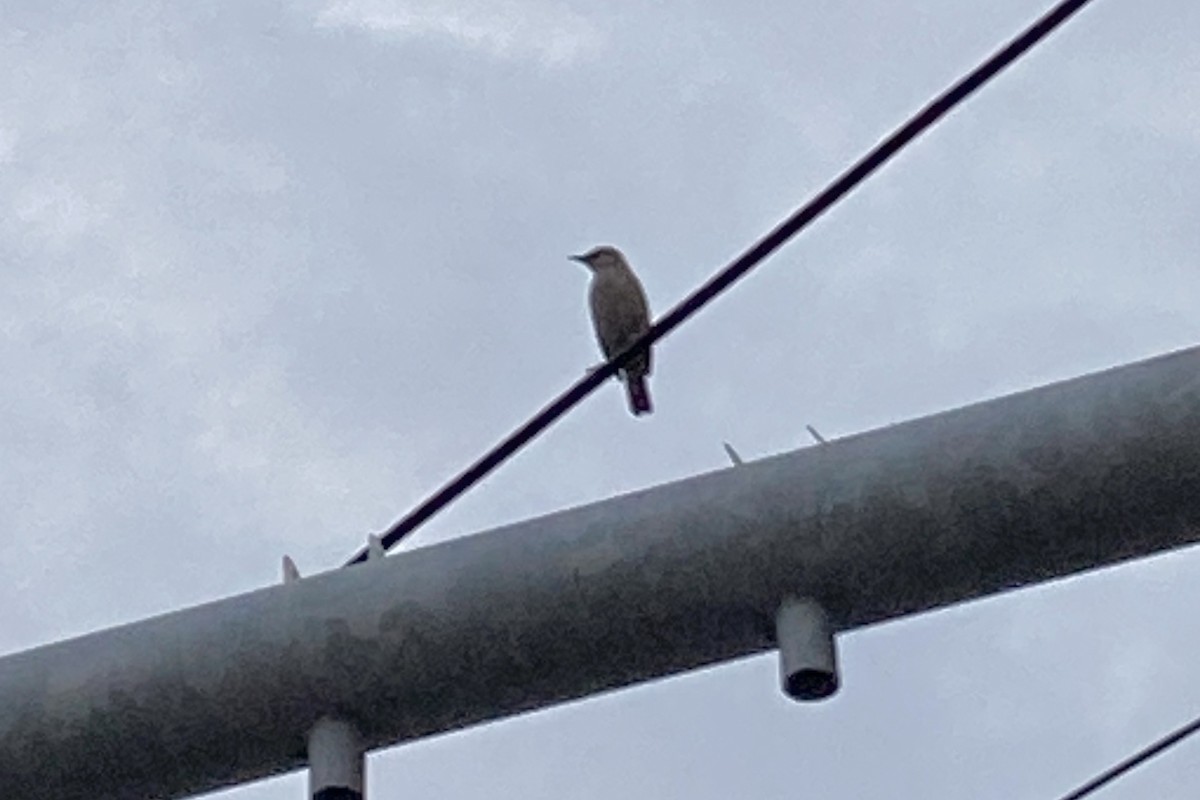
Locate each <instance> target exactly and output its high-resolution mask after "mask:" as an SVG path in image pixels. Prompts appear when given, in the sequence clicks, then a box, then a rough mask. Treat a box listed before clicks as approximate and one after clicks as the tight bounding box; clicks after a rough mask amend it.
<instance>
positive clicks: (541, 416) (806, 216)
mask: <svg viewBox="0 0 1200 800" xmlns="http://www.w3.org/2000/svg"><path fill="white" fill-rule="evenodd" d="M1089 2H1091V0H1064V2H1061V3H1059V4H1058V5H1056V6H1055V7H1054V8H1052V9H1051V10H1050V11H1048V12H1047V13H1046V14H1045V15H1044V16H1042V17H1041V18H1040V19H1039V20H1037V22H1035V23H1033V25H1031V26H1030V27H1029V28H1027V29H1026V30H1025V31H1024V32H1023V33H1021V34H1020V35H1019V36H1017V37H1016V38H1015V39H1013V40H1012V41H1011V42H1009V43H1008V44H1007V45H1005V46H1004V47H1003V48H1001V49H1000V50H999V51H997V52H996V53H995V54H993V55H992V56H991V57H990V58H988V59H987V60H986V61H984V62H983V63H982V64H980V65H979V66H978V67H976V68H975V69H974V70H972V71H971V72H970V73H969V74H967V76H966V77H964V78H962V79H961V80H959V81H958V82H957V83H955V84H954V85H953V86H951V87H950V88H949V89H947V90H946V91H945V92H943V93H942V94H941V95H939V96H938V97H937V98H936V99H934V100H933V101H932V102H931V103H929V105H927V106H925V108H923V109H921V111H919V112H918V113H917V114H916V115H915V116H913V117H912V118H911V119H909V121H908V122H906V123H904V125H902V126H901V127H900V128H898V129H896V130H895V131H894V132H893V133H892V134H891V135H889V136H888V137H887V138H886V139H884V140H883V141H882V142H880V143H879V144H878V145H876V146H875V147H874V149H872V150H871V151H870V152H869V153H867V155H865V156H864V157H863V158H862V159H861V160H859V161H858V162H857V163H856V164H854V166H852V167H851V168H850V169H849V170H847V171H846V172H844V173H842V175H841V176H840V177H838V179H837V180H835V181H834V182H833V183H832V184H830V185H829V186H828V187H827V188H826V189H825V190H824V191H822V192H821V193H820V194H818V195H817V196H816V197H814V198H812V199H811V200H809V201H808V202H807V203H805V204H804V205H803V206H801V207H800V208H799V209H798V210H797V211H795V212H794V213H793V214H792V215H791V216H790V217H788V218H787V219H786V220H784V221H783V222H782V223H780V224H779V226H778V227H776V228H775V229H774V230H773V231H771V232H770V233H768V234H767V235H766V236H765V237H763V238H762V239H760V240H759V241H758V242H757V243H756V244H755V245H754V246H752V247H751V248H750V249H749V250H747V251H746V252H745V253H743V254H742V255H741V256H739V257H738V258H737V260H735V261H734V262H733V263H731V264H729V265H728V266H726V267H725V268H724V269H722V270H721V271H719V272H718V273H717V274H716V275H714V276H713V277H712V278H710V279H709V280H708V282H706V283H705V284H703V285H702V286H701V287H700V288H699V289H697V290H696V291H695V292H693V293H692V294H691V295H689V296H688V297H686V298H684V299H683V301H681V302H680V303H679V304H678V305H677V306H675V308H673V309H671V310H670V311H669V312H668V313H667V314H666V315H665V316H663V317H662V318H661V319H659V320H658V322H656V323H654V325H653V326H652V327H651V328H650V331H649V332H648V333H647V334H646V335H644V336H643V337H642V338H640V339H638V340H637V342H635V343H634V344H633V345H632V346H630V348H629V349H628V350H626V351H625V352H623V353H621V354H620V355H618V356H616V357H615V358H613V359H612V360H611V361H609V362H608V363H606V364H604V365H603V366H602V367H600V368H599V369H597V370H595V371H594V372H592V373H590V374H588V375H587V376H586V377H584V378H582V379H581V380H579V381H577V382H576V383H575V385H574V386H572V387H571V388H570V389H568V390H567V391H565V392H563V393H562V394H560V395H559V396H558V397H557V398H555V399H554V400H553V401H551V402H550V403H549V404H548V405H546V406H544V407H543V408H542V410H541V411H539V412H538V413H537V414H536V415H534V417H533V418H532V419H530V420H529V421H528V422H526V423H525V424H524V425H522V426H521V427H520V428H518V429H517V430H516V431H514V432H513V433H510V434H509V435H508V436H507V437H506V438H505V439H504V440H502V441H501V442H500V443H499V444H497V445H495V446H494V447H493V448H492V449H491V450H490V451H488V452H487V453H486V454H485V455H484V456H483V457H481V458H480V459H479V460H478V461H476V462H475V463H474V464H472V465H471V466H469V467H467V468H466V469H465V470H464V471H463V472H461V473H460V474H459V475H458V476H457V477H456V478H454V479H453V480H451V481H450V482H449V483H448V484H446V485H445V486H443V487H442V488H441V489H439V490H438V491H437V492H435V493H434V494H432V495H430V496H429V497H428V498H426V499H425V500H424V501H423V502H422V503H421V504H420V505H419V506H417V507H416V508H414V509H413V510H412V511H410V512H409V513H408V514H407V515H405V516H404V517H403V518H401V519H400V520H399V521H398V522H396V523H395V524H394V525H392V527H391V528H389V529H388V530H387V532H386V533H384V534H383V535H382V536H381V537H380V540H381V541H382V543H383V547H384V549H385V550H390V549H391V548H392V547H394V546H395V545H396V544H397V543H398V542H399V541H400V540H401V539H403V538H404V537H405V536H407V535H408V534H409V533H411V532H412V531H414V530H415V529H416V528H417V527H418V526H419V525H421V524H422V523H423V522H425V521H426V520H428V519H429V518H430V517H432V516H433V515H434V514H436V513H437V512H438V511H440V510H441V509H443V508H444V507H445V506H447V505H449V504H450V502H452V501H453V500H455V499H456V498H457V497H458V496H459V495H461V494H462V493H463V492H465V491H466V490H467V489H470V488H471V487H472V486H474V485H475V484H476V483H478V482H479V481H480V480H481V479H482V478H483V477H484V476H486V475H487V474H488V473H490V472H491V471H492V470H494V469H495V468H496V467H498V466H500V464H502V463H503V462H504V461H506V460H507V459H508V458H509V456H511V455H513V454H514V453H515V452H517V450H519V449H521V448H522V447H523V446H525V445H526V444H527V443H528V442H529V441H531V440H532V439H533V438H534V437H535V436H537V435H538V434H540V433H541V432H542V431H544V430H545V429H546V428H548V427H550V425H552V424H553V423H554V422H556V421H557V420H558V418H559V417H561V416H562V415H563V414H565V413H567V412H568V411H569V410H571V408H573V407H574V406H575V405H577V404H578V403H579V402H580V401H582V400H583V399H584V398H585V397H587V396H588V395H589V394H591V393H592V392H593V391H595V390H596V388H597V387H598V386H600V384H602V383H604V381H606V380H608V379H609V378H611V377H613V376H614V375H616V374H617V370H619V369H620V368H621V367H623V366H624V365H625V364H626V363H627V362H628V361H629V360H630V359H631V358H632V357H633V355H634V354H635V353H636V352H637V351H639V350H641V349H642V348H644V347H648V346H650V345H652V344H654V343H655V342H657V341H658V340H659V339H662V338H663V337H664V336H666V335H667V334H668V333H670V332H671V331H673V330H675V328H677V327H679V325H681V324H682V323H683V322H684V320H686V319H688V318H689V317H691V316H692V315H693V314H695V313H696V312H697V311H699V310H700V309H701V308H703V307H704V306H706V305H707V304H708V303H709V302H711V301H712V300H713V299H714V298H716V296H717V295H718V294H720V293H721V292H723V291H725V290H726V289H728V288H729V287H730V286H731V285H732V284H733V283H734V282H735V281H737V280H739V279H740V278H742V277H744V276H745V275H746V273H748V272H749V271H750V270H752V269H754V267H756V266H757V265H758V264H759V262H761V261H762V260H763V259H765V258H766V257H767V256H769V255H770V254H771V253H773V252H775V251H776V250H778V249H779V248H780V247H782V246H783V245H784V244H785V243H786V242H787V241H788V240H789V239H791V238H792V237H793V236H795V235H796V234H797V233H799V232H800V231H801V230H803V229H804V228H805V227H807V226H808V225H809V223H811V222H812V221H813V220H815V219H816V218H817V217H819V216H820V215H821V214H823V213H825V212H826V211H827V210H829V208H830V207H831V206H833V205H834V203H836V202H838V201H839V200H840V199H841V198H842V197H844V196H845V195H846V194H848V193H849V192H850V191H851V190H853V189H854V188H855V187H857V186H858V185H859V184H860V183H862V182H863V181H864V180H865V179H866V178H867V177H868V176H870V175H871V174H872V173H873V172H875V171H876V170H877V169H879V168H880V167H881V166H883V165H884V164H885V163H886V162H887V161H889V160H890V159H891V158H892V156H894V155H896V153H898V152H900V150H901V149H903V148H904V147H905V146H906V145H907V144H908V143H909V142H911V141H912V140H913V139H915V138H917V136H919V135H921V134H922V133H924V132H925V131H926V130H927V129H929V128H930V127H932V126H933V124H934V123H936V122H937V121H938V120H939V119H941V118H942V117H944V116H945V115H946V114H948V113H949V112H950V111H951V110H953V109H954V108H955V107H956V106H958V105H959V104H960V103H962V102H963V101H964V100H966V99H967V98H968V97H970V96H971V95H972V94H973V93H974V92H975V90H977V89H978V88H979V87H981V86H983V84H985V83H987V82H988V81H989V80H991V79H992V78H993V77H995V76H996V74H997V73H999V72H1000V71H1001V70H1003V69H1004V68H1005V67H1007V66H1009V65H1010V64H1012V63H1013V62H1014V61H1016V60H1017V59H1018V58H1020V57H1021V56H1022V55H1024V54H1025V52H1026V51H1028V50H1029V49H1030V48H1031V47H1033V46H1034V45H1035V44H1037V43H1038V42H1040V41H1041V40H1042V39H1044V38H1046V37H1047V36H1048V35H1049V34H1050V33H1051V32H1053V31H1054V30H1055V29H1056V28H1058V27H1059V26H1060V25H1062V24H1063V23H1064V22H1066V21H1067V20H1068V19H1070V18H1071V17H1072V16H1073V15H1074V14H1075V12H1077V11H1079V10H1080V9H1082V8H1083V7H1084V6H1086V5H1087V4H1088V3H1089ZM366 559H367V549H366V548H363V549H362V550H360V551H359V552H358V553H357V554H356V555H355V556H354V557H353V558H352V559H350V561H348V562H347V566H349V565H351V564H356V563H359V562H362V561H365V560H366Z"/></svg>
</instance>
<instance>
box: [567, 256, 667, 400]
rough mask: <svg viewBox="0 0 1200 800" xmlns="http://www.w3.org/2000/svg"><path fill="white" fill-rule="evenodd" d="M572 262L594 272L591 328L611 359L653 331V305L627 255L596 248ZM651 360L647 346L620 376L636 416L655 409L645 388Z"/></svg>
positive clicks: (601, 348) (576, 257)
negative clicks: (651, 321)
mask: <svg viewBox="0 0 1200 800" xmlns="http://www.w3.org/2000/svg"><path fill="white" fill-rule="evenodd" d="M570 259H571V260H572V261H578V262H579V263H580V264H583V265H584V266H586V267H587V268H588V269H590V270H591V271H592V281H591V286H590V287H589V289H588V304H589V306H590V307H591V312H592V325H593V326H594V327H595V329H596V339H597V341H599V343H600V351H601V352H602V353H604V357H605V358H606V359H610V360H611V359H612V358H614V357H615V356H618V355H620V354H621V353H623V352H624V351H625V350H627V349H628V348H629V346H630V345H632V344H633V343H634V342H636V341H637V340H638V339H639V338H640V337H641V336H642V335H643V334H645V333H646V332H647V331H649V330H650V304H649V303H648V302H647V300H646V291H645V289H643V288H642V284H641V281H639V280H638V278H637V275H635V274H634V273H633V270H632V269H631V268H630V266H629V262H628V261H626V260H625V256H624V254H622V253H621V251H620V250H618V249H617V248H615V247H613V246H611V245H600V246H598V247H594V248H592V249H591V250H589V251H588V252H586V253H584V254H582V255H574V256H571V257H570ZM650 360H651V358H650V348H649V347H647V348H646V349H645V350H643V351H642V352H640V353H638V354H637V355H635V356H634V357H633V358H631V359H630V360H629V361H628V362H627V363H626V364H625V366H624V367H622V368H621V370H620V373H619V376H620V378H621V379H622V380H624V382H625V389H626V391H627V392H628V394H629V411H630V413H632V414H633V415H634V416H635V417H636V416H640V415H642V414H649V413H650V412H651V411H652V410H653V407H652V405H651V403H650V390H649V389H648V388H646V378H647V377H648V376H649V375H650Z"/></svg>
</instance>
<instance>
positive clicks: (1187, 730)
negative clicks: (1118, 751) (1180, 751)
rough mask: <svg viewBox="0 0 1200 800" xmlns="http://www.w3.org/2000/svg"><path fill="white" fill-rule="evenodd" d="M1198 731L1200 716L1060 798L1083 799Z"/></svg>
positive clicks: (1069, 799)
mask: <svg viewBox="0 0 1200 800" xmlns="http://www.w3.org/2000/svg"><path fill="white" fill-rule="evenodd" d="M1196 731H1200V718H1197V719H1194V720H1192V721H1191V722H1189V723H1188V724H1186V725H1184V726H1183V727H1181V728H1176V729H1175V730H1174V731H1172V732H1171V733H1169V734H1167V735H1166V736H1164V737H1163V738H1161V739H1159V740H1158V741H1157V742H1154V743H1153V744H1151V745H1147V746H1146V747H1144V748H1142V749H1141V750H1139V751H1138V752H1136V753H1134V754H1133V755H1131V756H1130V757H1129V758H1127V759H1125V760H1124V761H1122V762H1121V763H1119V764H1116V765H1115V766H1113V767H1111V768H1110V769H1107V770H1105V771H1104V772H1102V773H1100V774H1099V775H1097V776H1096V777H1095V778H1092V779H1091V780H1090V781H1088V782H1087V783H1085V784H1083V785H1082V786H1080V787H1079V788H1078V789H1076V790H1075V791H1073V792H1071V793H1070V794H1065V795H1063V796H1062V798H1060V800H1082V798H1084V797H1087V796H1088V795H1089V794H1091V793H1092V792H1094V791H1096V790H1097V789H1099V788H1101V787H1102V786H1105V785H1106V784H1108V783H1111V782H1112V781H1115V780H1116V779H1117V778H1119V777H1121V776H1122V775H1124V774H1125V773H1126V772H1129V771H1130V770H1131V769H1133V768H1134V767H1139V766H1141V765H1142V764H1144V763H1146V762H1147V761H1149V760H1150V759H1152V758H1154V757H1155V756H1157V755H1160V754H1161V753H1163V752H1165V751H1167V750H1169V749H1171V748H1172V747H1174V746H1175V745H1177V744H1179V743H1180V742H1182V741H1183V740H1184V739H1186V738H1187V737H1189V736H1191V735H1192V734H1193V733H1195V732H1196Z"/></svg>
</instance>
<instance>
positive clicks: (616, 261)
mask: <svg viewBox="0 0 1200 800" xmlns="http://www.w3.org/2000/svg"><path fill="white" fill-rule="evenodd" d="M571 260H572V261H578V262H579V263H580V264H583V265H584V266H586V267H587V268H588V269H590V270H592V271H593V272H599V271H601V270H604V269H612V268H614V267H621V266H625V256H623V255H622V254H621V251H620V250H618V249H617V248H615V247H612V246H611V245H607V244H605V245H600V246H599V247H593V248H592V249H591V250H589V251H587V252H586V253H584V254H583V255H578V256H571Z"/></svg>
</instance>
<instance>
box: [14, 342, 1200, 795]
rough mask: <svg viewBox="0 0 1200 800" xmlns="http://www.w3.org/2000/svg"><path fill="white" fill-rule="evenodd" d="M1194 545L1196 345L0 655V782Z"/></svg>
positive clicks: (156, 776)
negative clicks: (799, 599)
mask: <svg viewBox="0 0 1200 800" xmlns="http://www.w3.org/2000/svg"><path fill="white" fill-rule="evenodd" d="M1198 538H1200V349H1191V350H1187V351H1183V352H1180V353H1175V354H1171V355H1168V356H1163V357H1159V358H1156V359H1152V360H1149V361H1145V362H1141V363H1138V364H1134V365H1130V366H1127V367H1122V368H1119V369H1116V370H1110V371H1107V372H1104V373H1098V374H1095V375H1091V376H1088V377H1085V378H1080V379H1076V380H1073V381H1068V382H1064V383H1060V384H1055V385H1052V386H1049V387H1045V388H1041V389H1037V390H1034V391H1031V392H1026V393H1022V394H1018V395H1013V396H1010V397H1006V398H1002V399H999V400H994V401H989V402H987V403H981V404H978V405H974V406H969V407H966V408H963V409H959V410H956V411H951V412H947V413H943V414H938V415H934V416H931V417H925V418H922V419H918V420H914V421H912V422H907V423H904V424H901V425H896V426H893V427H889V428H885V429H881V430H877V431H872V432H869V433H864V434H861V435H857V436H853V437H849V438H846V439H842V440H837V441H831V442H829V443H828V444H825V445H819V446H815V447H808V448H805V449H802V450H799V451H795V452H793V453H788V454H785V455H781V456H776V457H772V458H768V459H763V460H761V461H754V462H747V463H745V464H743V465H741V466H738V467H735V468H729V469H725V470H722V471H719V472H714V473H710V474H706V475H702V476H699V477H695V478H690V479H687V480H683V481H679V482H676V483H672V484H667V485H664V486H660V487H657V488H653V489H649V490H646V491H642V492H637V493H633V494H629V495H625V496H622V497H618V498H615V499H612V500H607V501H604V502H601V503H596V504H593V505H589V506H584V507H580V508H575V509H571V510H568V511H563V512H559V513H555V514H551V515H548V516H544V517H540V518H537V519H533V520H529V521H526V522H523V523H519V524H515V525H510V526H506V527H503V528H499V529H496V530H493V531H488V532H485V533H481V534H477V535H475V536H470V537H466V538H463V539H458V540H455V541H451V542H447V543H444V544H439V545H435V546H431V547H426V548H423V549H419V550H415V551H411V552H407V553H404V554H403V555H400V556H397V557H393V558H388V559H386V560H383V561H378V562H370V563H367V564H364V565H361V566H356V567H353V568H351V569H346V570H338V571H335V572H331V573H326V574H322V575H317V576H314V577H311V578H306V579H303V580H300V581H298V582H295V583H290V584H286V585H281V586H277V587H272V588H268V589H263V590H260V591H256V592H251V593H249V594H244V595H240V596H237V597H232V598H229V599H226V600H221V601H219V602H215V603H210V604H207V605H203V606H199V607H196V608H191V609H186V610H184V611H179V612H175V613H172V614H168V615H165V616H161V617H157V618H153V619H149V620H145V621H142V622H138V623H134V624H131V625H127V626H123V627H119V628H114V629H110V630H106V631H101V632H98V633H94V634H90V635H87V636H83V637H80V638H77V639H73V640H69V641H65V642H61V643H57V644H53V645H48V646H45V647H40V648H37V649H34V650H30V651H26V652H23V653H18V654H15V655H10V656H7V657H4V658H0V786H3V787H4V789H5V790H6V792H5V793H6V794H7V795H8V796H12V797H23V798H56V799H57V800H72V798H84V797H86V798H139V800H140V799H141V798H145V797H179V796H186V795H189V794H195V793H199V792H202V791H207V790H211V789H215V788H219V787H221V786H224V785H228V784H232V783H238V782H243V781H248V780H253V779H258V778H262V777H266V776H268V775H271V774H275V773H277V772H281V771H286V770H290V769H294V768H297V767H301V766H303V764H304V758H305V734H306V732H307V731H308V729H309V728H310V727H311V725H312V724H313V723H314V722H315V721H316V720H317V719H318V718H319V717H321V716H324V715H327V714H328V715H333V716H337V717H339V718H341V719H346V720H348V721H351V722H353V724H354V725H355V726H356V727H357V729H358V730H359V731H360V732H362V734H363V736H364V737H365V739H366V741H367V742H368V743H369V745H370V746H371V747H379V746H383V745H387V744H392V743H396V742H401V741H405V740H408V739H412V738H415V737H419V736H425V735H429V734H433V733H437V732H440V731H445V730H449V729H453V728H456V727H461V726H464V725H470V724H474V723H479V722H483V721H486V720H490V719H495V718H498V717H502V716H506V715H510V714H514V713H519V712H521V711H526V710H530V709H535V708H539V707H542V706H546V705H549V704H553V703H556V702H561V701H563V700H566V699H570V698H575V697H580V696H584V695H587V694H591V693H594V692H597V691H601V690H604V689H609V688H613V687H618V686H623V685H628V684H630V683H634V682H638V681H645V680H650V679H653V678H657V677H661V676H665V675H669V674H672V673H676V672H679V671H682V670H687V669H691V668H694V667H697V666H701V665H704V664H709V663H713V662H718V661H723V660H727V659H732V658H736V657H739V656H743V655H747V654H750V653H755V652H759V651H761V650H764V649H767V648H770V647H771V646H772V641H771V639H772V636H773V633H772V630H773V627H772V626H773V619H774V614H775V611H776V607H777V605H778V603H779V602H780V600H781V599H782V598H783V597H784V596H786V595H797V596H806V597H813V598H816V599H817V600H819V601H820V603H821V604H822V606H823V607H824V608H825V609H826V610H827V611H828V612H829V615H830V619H831V622H832V624H833V625H834V627H835V628H837V629H838V630H846V629H849V628H854V627H857V626H862V625H868V624H872V623H877V622H882V621H885V620H888V619H891V618H893V617H896V616H899V615H903V614H911V613H915V612H919V611H922V610H926V609H932V608H936V607H940V606H944V605H948V604H952V603H957V602H961V601H963V600H967V599H971V598H975V597H979V596H982V595H986V594H990V593H994V592H997V591H1001V590H1004V589H1008V588H1012V587H1017V586H1022V585H1026V584H1030V583H1034V582H1037V581H1042V580H1046V579H1051V578H1056V577H1061V576H1065V575H1069V574H1072V573H1075V572H1079V571H1081V570H1087V569H1091V568H1096V567H1099V566H1103V565H1105V564H1110V563H1113V562H1116V561H1120V560H1122V559H1127V558H1131V557H1135V556H1139V555H1146V554H1150V553H1153V552H1157V551H1160V550H1163V549H1167V548H1171V547H1177V546H1180V545H1184V544H1188V543H1191V542H1194V541H1196V540H1197V539H1198Z"/></svg>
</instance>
